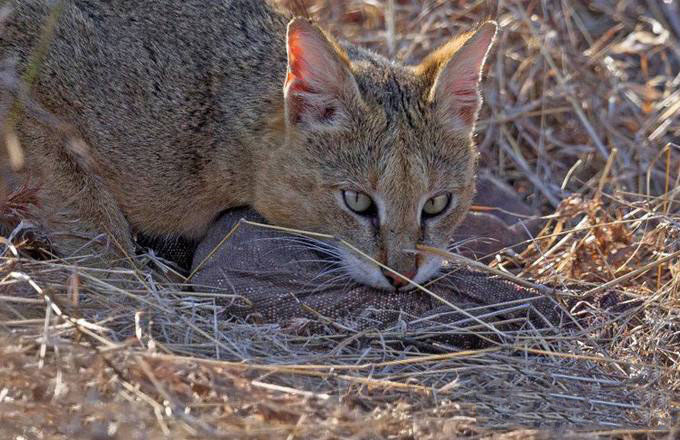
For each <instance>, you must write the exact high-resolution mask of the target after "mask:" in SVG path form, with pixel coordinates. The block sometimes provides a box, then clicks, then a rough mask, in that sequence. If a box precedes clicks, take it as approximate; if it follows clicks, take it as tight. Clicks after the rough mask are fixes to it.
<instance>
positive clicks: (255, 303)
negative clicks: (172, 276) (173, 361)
mask: <svg viewBox="0 0 680 440" xmlns="http://www.w3.org/2000/svg"><path fill="white" fill-rule="evenodd" d="M241 219H247V220H252V221H257V222H263V219H262V218H261V217H259V216H258V215H257V213H255V212H254V211H251V210H247V209H242V210H233V211H229V212H228V213H226V214H225V215H223V216H222V217H221V219H220V220H219V221H218V222H217V223H216V224H215V225H214V226H213V227H212V229H211V230H210V232H209V233H208V236H207V237H206V238H205V239H204V240H203V241H202V242H201V243H200V244H199V246H198V249H197V251H196V254H195V256H194V263H193V266H194V267H193V268H194V269H196V268H197V267H198V268H199V270H198V271H197V273H196V275H195V276H194V277H193V279H192V282H193V283H194V284H195V285H196V286H195V288H194V289H195V290H197V291H206V290H208V291H219V292H221V293H223V294H225V295H228V296H225V298H227V299H225V300H224V303H223V304H224V305H226V310H225V317H228V316H235V317H239V318H244V319H247V320H249V321H251V322H263V323H278V324H280V325H281V326H282V327H284V328H289V329H295V330H296V331H300V330H301V329H305V330H306V331H321V330H322V329H326V330H327V329H328V328H330V327H329V326H328V325H326V326H324V324H332V325H333V326H334V328H335V329H337V328H343V327H344V328H348V327H349V328H352V329H354V330H368V329H378V330H386V329H389V328H391V327H393V326H394V325H395V324H397V325H399V327H398V328H399V329H401V330H404V329H405V330H409V329H411V330H412V329H418V330H421V331H422V330H426V329H430V330H431V331H432V334H433V336H436V337H437V338H443V339H445V340H446V341H447V342H449V343H453V344H455V345H458V346H460V347H478V346H482V345H486V344H488V343H489V341H492V340H493V341H500V340H505V341H506V342H508V338H511V336H510V335H511V334H512V331H513V330H514V331H516V330H518V329H520V328H522V329H524V330H527V329H543V331H548V330H547V329H549V328H553V329H554V328H555V327H554V326H559V323H560V321H561V320H562V319H563V318H564V316H562V314H561V313H560V311H559V307H558V306H557V305H556V303H555V302H554V301H553V300H552V299H549V298H546V297H542V296H541V295H540V294H539V293H538V292H536V291H533V290H531V289H526V288H523V287H520V286H518V285H515V284H513V283H511V282H508V281H505V280H501V279H498V278H495V277H493V276H490V275H488V274H484V273H478V272H472V271H470V270H467V269H462V268H458V269H453V268H448V269H444V270H443V273H444V274H445V276H444V277H442V278H441V279H439V280H438V281H435V282H434V283H431V284H430V285H428V286H427V287H428V289H430V290H431V291H432V292H433V293H435V294H436V295H438V296H440V297H441V299H443V300H444V301H446V302H449V303H450V304H453V305H454V307H451V305H450V304H448V305H447V304H446V303H445V302H443V301H442V300H441V299H437V298H435V297H433V296H431V295H429V294H428V293H425V292H421V291H414V290H411V291H396V292H388V291H382V290H378V289H374V288H371V287H367V286H364V285H358V284H354V283H352V282H351V281H349V280H348V278H347V277H346V276H342V272H341V271H338V270H334V269H337V266H335V265H334V264H333V261H332V260H328V259H327V258H325V257H324V252H323V251H322V250H321V251H319V246H321V247H322V248H323V245H321V244H319V243H318V242H313V241H309V240H308V239H307V238H305V237H303V236H299V235H293V234H288V233H283V232H279V231H276V230H272V229H270V228H264V227H261V226H255V225H251V224H248V223H244V222H241V223H240V226H239V227H238V229H237V230H236V232H235V233H234V234H233V235H231V237H229V238H228V239H226V240H224V239H225V236H227V234H228V233H229V231H230V230H232V228H233V226H234V225H236V224H237V223H239V221H240V220H241ZM500 232H503V231H500ZM315 248H316V249H315ZM324 272H328V273H329V274H328V275H323V273H324ZM231 295H233V296H231ZM456 308H459V309H463V310H465V311H466V312H461V311H460V310H456ZM470 315H473V316H474V317H475V318H473V317H471V316H470ZM480 321H483V323H484V324H482V323H481V322H480ZM509 321H511V322H509ZM338 325H339V326H340V327H338ZM494 328H495V329H498V331H496V330H494ZM531 331H535V330H531ZM509 332H510V333H509Z"/></svg>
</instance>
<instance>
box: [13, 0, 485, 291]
mask: <svg viewBox="0 0 680 440" xmlns="http://www.w3.org/2000/svg"><path fill="white" fill-rule="evenodd" d="M49 3H51V2H48V1H47V0H22V1H18V2H16V4H15V6H14V7H15V11H14V13H13V15H12V16H11V17H10V20H9V22H8V23H7V24H6V27H5V29H3V32H2V34H1V35H0V51H1V52H0V53H1V55H2V57H6V56H10V55H16V56H17V59H18V61H19V66H20V69H25V67H26V65H27V63H28V60H30V59H31V54H32V53H33V50H34V49H35V48H36V47H38V43H39V38H40V35H41V29H42V26H43V24H44V22H45V20H46V19H47V17H48V14H49V11H50V9H49V8H48V4H49ZM63 3H64V5H63V11H61V14H60V16H59V22H58V23H59V24H58V26H57V27H56V32H55V34H54V38H53V39H52V41H51V42H50V45H49V49H48V50H47V52H46V56H45V57H44V59H43V60H42V63H41V64H40V74H39V76H38V79H37V82H36V83H35V85H34V88H33V92H34V93H33V95H34V97H35V98H36V100H37V101H39V102H40V103H41V104H42V105H43V106H45V107H46V108H47V109H48V110H50V111H51V112H53V113H54V114H56V115H57V116H58V117H60V118H61V119H63V120H65V121H67V122H68V123H70V124H71V125H72V126H73V127H75V128H76V129H77V131H78V135H79V136H80V137H82V139H83V140H84V141H85V143H86V144H88V145H89V146H90V149H91V155H92V159H93V161H92V162H93V163H94V164H96V167H94V168H93V169H88V168H87V167H83V166H82V164H81V163H80V162H79V161H78V159H77V158H76V157H73V154H72V153H69V150H68V149H67V148H65V147H64V142H65V139H64V138H63V137H62V136H60V135H57V134H55V132H54V131H53V130H51V129H48V128H44V127H42V126H40V125H39V124H37V123H36V122H34V121H33V120H30V119H29V118H22V119H20V120H19V121H18V125H17V126H18V132H19V135H20V140H21V142H22V145H24V146H25V149H26V151H27V154H28V158H29V164H30V165H32V166H33V168H34V169H38V170H40V174H41V175H42V178H43V186H44V188H45V193H46V195H45V199H46V200H49V202H48V204H49V206H51V207H52V208H54V209H55V210H56V209H57V208H59V209H62V208H65V207H66V206H68V207H69V209H68V210H67V211H68V212H69V213H70V214H69V216H71V217H73V218H80V219H81V221H82V224H83V225H85V226H86V227H87V228H91V229H94V230H105V231H107V232H109V233H111V234H112V235H113V237H114V238H115V239H116V240H118V241H119V242H121V243H122V244H123V245H124V247H125V248H126V249H127V250H130V248H131V244H132V242H131V239H130V237H131V233H136V232H141V233H144V234H147V235H152V236H169V237H173V236H174V237H176V236H183V237H187V238H194V239H197V238H200V237H201V236H202V235H203V234H204V233H205V230H206V229H207V227H208V226H209V225H210V223H211V222H213V221H214V219H215V218H216V216H217V215H218V214H219V213H220V212H221V211H223V210H225V209H228V208H233V207H237V206H244V205H250V206H253V207H255V208H256V209H257V210H258V211H259V212H261V213H262V214H263V215H264V216H265V217H266V218H267V219H268V220H269V221H270V222H272V223H275V224H279V225H282V226H288V227H294V228H298V229H307V230H312V231H317V232H324V233H329V234H333V235H336V236H339V237H341V238H345V239H347V240H349V241H350V242H353V243H355V244H356V245H357V247H359V248H360V249H362V250H363V251H365V252H366V253H368V254H369V255H371V256H372V257H374V258H375V259H376V260H378V261H380V262H381V263H384V264H387V265H388V266H390V267H393V268H394V269H395V270H397V271H399V272H400V273H403V274H406V275H409V276H410V277H415V278H416V280H417V281H423V280H424V279H426V278H429V277H430V276H431V275H432V273H434V271H435V269H433V268H434V267H435V266H436V265H437V264H438V262H437V261H434V259H431V260H429V262H425V261H420V257H419V258H416V257H415V256H414V255H413V254H411V253H409V252H404V250H413V249H414V248H415V244H416V243H418V242H423V243H425V244H430V245H436V246H440V247H441V246H445V245H446V243H447V242H448V238H449V235H447V234H450V232H452V231H453V228H454V227H455V225H456V224H457V223H458V221H459V220H460V218H461V217H462V215H463V214H464V212H465V210H466V209H467V207H468V206H469V203H470V199H471V197H472V195H473V186H474V182H473V175H474V163H475V151H474V147H473V144H472V141H471V132H472V129H473V126H474V119H475V118H476V113H477V110H478V108H479V95H478V92H477V82H478V80H479V75H480V69H481V65H482V63H483V61H484V57H485V55H486V52H487V50H488V47H489V45H490V44H491V40H492V38H493V34H494V33H495V25H492V24H488V23H487V24H485V25H484V26H482V27H481V28H480V30H479V31H478V32H477V33H476V34H474V37H472V38H470V35H467V36H466V37H464V38H463V39H460V40H459V41H458V42H454V43H452V44H451V45H450V47H449V48H444V49H443V50H441V51H440V53H438V54H434V55H433V56H431V57H430V58H429V59H428V60H426V61H425V62H424V63H423V64H422V65H421V66H417V67H404V66H400V65H398V64H395V63H392V62H390V61H388V60H386V59H384V58H383V57H380V56H378V55H376V54H373V53H371V52H369V51H365V50H362V49H358V48H355V47H353V46H351V45H346V44H345V45H342V47H341V46H340V45H338V44H337V43H335V42H333V41H332V40H331V39H329V38H327V37H326V36H324V34H323V33H322V32H321V31H320V30H319V29H318V28H316V26H314V25H311V24H310V23H309V22H308V21H306V20H303V19H295V20H294V21H293V22H292V23H291V24H290V26H289V25H288V24H289V21H290V19H291V17H290V16H287V15H286V13H282V12H280V11H278V10H276V9H275V8H274V7H272V6H270V5H269V4H267V3H265V2H264V1H253V0H208V1H203V0H189V1H184V0H170V1H169V0H148V1H144V2H133V1H124V0H114V1H102V0H96V1H84V0H83V1H75V0H66V1H64V2H63ZM287 31H288V33H287ZM477 40H478V41H477ZM463 43H466V44H465V45H463V49H461V50H459V51H458V52H461V51H465V50H467V51H468V52H470V54H469V55H468V56H466V57H465V58H464V59H463V58H461V57H460V56H454V54H455V53H456V50H457V49H458V48H459V47H461V45H462V44H463ZM466 48H467V49H466ZM452 57H457V58H461V59H460V60H457V62H458V64H460V65H461V66H462V67H456V66H453V67H450V65H451V64H452V63H450V62H448V61H449V60H450V59H451V58H452ZM473 58H474V59H473ZM468 59H470V60H471V61H469V62H468V61H467V60H468ZM447 66H448V67H447ZM451 69H454V70H455V71H454V72H453V74H451V73H448V74H446V75H444V74H442V72H445V71H446V70H451ZM456 69H457V70H456ZM448 76H453V77H454V78H452V79H451V80H449V79H448ZM458 77H461V78H462V79H459V80H458V79H456V78H458ZM456 81H458V82H456ZM447 82H450V83H452V85H451V84H448V83H447ZM440 83H441V84H440ZM437 84H440V85H437ZM451 87H453V89H451V90H448V89H450V88H451ZM447 88H448V89H447ZM442 89H444V91H442ZM446 90H448V92H446V93H453V95H455V96H456V100H452V101H450V102H447V98H446V96H444V95H442V93H444V92H445V91H446ZM440 95H442V96H441V97H439V96H440ZM456 105H458V106H459V107H456ZM440 193H442V194H444V193H445V194H447V197H448V199H447V200H448V201H447V206H446V207H445V208H444V209H446V210H447V211H446V215H442V216H441V217H442V218H441V219H438V220H437V219H435V220H437V222H436V224H434V221H432V224H431V225H430V227H429V228H428V227H426V226H427V225H426V224H425V220H423V218H421V217H422V216H423V215H424V214H422V212H421V211H422V210H423V209H424V206H425V205H424V204H426V203H430V202H428V200H431V199H432V198H433V197H437V196H439V195H440ZM364 194H367V197H369V199H368V200H369V201H370V205H371V209H372V210H371V211H370V212H369V209H368V208H367V209H363V208H364V206H362V204H365V203H366V198H364ZM348 200H349V201H348ZM442 200H443V199H442V197H439V199H437V203H435V202H432V203H431V205H427V206H429V207H430V208H432V207H434V208H432V209H429V210H430V211H433V209H435V208H437V207H438V206H439V205H442ZM355 208H357V209H355ZM433 212H434V211H433ZM443 212H444V211H442V213H443ZM421 214H422V215H421ZM69 216H67V217H69ZM433 218H434V217H433ZM428 221H430V220H428ZM341 259H342V261H343V263H342V264H343V266H344V268H345V270H346V271H347V272H348V273H349V274H351V275H352V276H353V277H354V278H355V279H357V280H359V281H362V282H365V283H368V284H372V285H374V286H377V287H385V288H389V287H390V284H392V285H395V283H396V285H402V284H403V283H402V280H401V279H400V278H394V276H391V275H389V274H387V276H386V277H385V275H383V274H382V272H381V271H380V270H379V269H378V268H377V267H375V265H373V264H372V263H367V262H363V261H360V257H358V256H357V255H355V254H352V253H349V252H343V255H342V258H341ZM426 264H429V265H430V266H432V268H431V269H427V270H426V269H423V271H424V272H427V273H424V272H423V274H422V276H420V275H419V274H420V272H418V270H419V267H423V266H425V265H426ZM419 276H420V278H418V277H419Z"/></svg>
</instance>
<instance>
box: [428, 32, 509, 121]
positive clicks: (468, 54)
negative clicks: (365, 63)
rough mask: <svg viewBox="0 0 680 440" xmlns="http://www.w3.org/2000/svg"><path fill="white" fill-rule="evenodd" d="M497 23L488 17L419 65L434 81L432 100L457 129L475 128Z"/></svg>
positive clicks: (446, 119) (431, 91) (444, 117)
mask: <svg viewBox="0 0 680 440" xmlns="http://www.w3.org/2000/svg"><path fill="white" fill-rule="evenodd" d="M496 29H497V26H496V23H495V22H493V21H487V22H486V23H484V24H482V25H481V26H480V27H479V29H477V31H475V32H471V33H469V34H465V35H463V36H460V37H458V38H455V39H453V40H451V41H450V42H449V43H447V44H446V45H445V46H443V47H441V48H440V49H438V50H437V51H435V52H434V53H432V54H431V55H430V56H428V57H427V58H426V59H425V60H424V61H423V63H422V64H421V65H420V66H418V67H417V68H416V72H418V73H420V74H422V75H425V76H426V77H428V78H429V80H430V81H431V82H430V84H432V86H431V89H430V95H429V100H430V102H432V103H433V104H434V105H435V107H436V110H437V113H438V114H439V115H440V116H441V117H442V118H443V119H444V121H445V123H446V124H447V125H448V126H449V127H451V129H453V130H468V131H470V132H471V130H472V128H473V127H474V123H475V121H476V119H477V114H478V112H479V108H480V107H481V105H482V97H481V95H480V93H479V82H480V80H481V76H482V67H484V61H485V60H486V56H487V54H488V53H489V49H490V48H491V45H492V43H493V40H494V38H495V36H496Z"/></svg>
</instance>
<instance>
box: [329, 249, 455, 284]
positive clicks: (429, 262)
mask: <svg viewBox="0 0 680 440" xmlns="http://www.w3.org/2000/svg"><path fill="white" fill-rule="evenodd" d="M341 254H342V256H341V259H342V266H343V268H344V269H345V271H346V273H347V274H348V275H349V276H350V277H351V278H352V280H354V281H355V282H357V283H360V284H364V285H367V286H370V287H374V288H376V289H381V290H387V291H396V290H398V291H408V290H413V289H416V288H417V287H418V285H421V286H422V285H423V284H425V283H427V282H428V281H430V280H431V279H432V278H434V277H435V276H436V275H437V274H438V273H439V271H440V270H441V267H442V259H441V258H440V257H437V256H427V257H425V258H424V259H423V261H424V262H423V264H421V265H420V266H419V267H418V270H417V271H416V272H415V274H413V273H411V274H408V275H410V276H408V275H401V276H399V277H397V276H396V274H393V277H394V278H397V279H400V280H399V282H395V280H394V279H393V280H392V281H391V280H390V279H389V278H390V276H389V274H392V273H391V272H389V271H386V270H384V269H383V268H381V267H380V266H378V265H377V264H375V263H374V262H372V261H370V260H367V259H365V258H361V257H357V256H355V255H353V254H351V253H349V252H342V253H341Z"/></svg>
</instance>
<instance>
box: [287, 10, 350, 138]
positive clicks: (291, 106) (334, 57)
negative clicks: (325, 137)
mask: <svg viewBox="0 0 680 440" xmlns="http://www.w3.org/2000/svg"><path fill="white" fill-rule="evenodd" d="M287 49H288V75H287V77H286V82H285V85H284V89H283V91H284V100H285V107H286V120H287V123H288V124H290V125H302V126H305V127H306V128H332V127H336V126H338V125H341V124H342V123H343V122H344V120H345V119H346V117H347V106H348V105H350V104H351V103H352V100H353V99H354V98H357V97H359V89H358V87H357V84H356V81H355V80H354V76H353V75H352V72H351V69H350V62H349V59H348V58H347V55H346V54H345V52H344V51H343V50H342V49H341V48H340V47H339V46H338V45H337V44H335V43H334V42H333V41H332V40H331V39H330V38H329V37H327V36H326V35H325V34H324V33H323V32H322V31H321V29H319V28H318V27H317V26H315V25H314V24H312V23H310V22H309V20H306V19H304V18H294V19H293V20H292V21H291V22H290V23H289V24H288V34H287Z"/></svg>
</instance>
